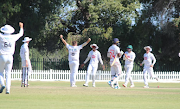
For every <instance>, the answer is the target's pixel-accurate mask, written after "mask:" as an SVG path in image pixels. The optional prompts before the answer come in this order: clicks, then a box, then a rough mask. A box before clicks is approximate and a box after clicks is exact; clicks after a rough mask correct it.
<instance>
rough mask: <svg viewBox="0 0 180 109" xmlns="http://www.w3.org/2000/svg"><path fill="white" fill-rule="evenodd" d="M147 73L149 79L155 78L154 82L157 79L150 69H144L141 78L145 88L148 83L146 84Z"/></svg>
mask: <svg viewBox="0 0 180 109" xmlns="http://www.w3.org/2000/svg"><path fill="white" fill-rule="evenodd" d="M147 73H149V76H150V77H151V78H155V79H156V80H157V79H158V78H157V76H155V75H154V71H153V68H152V67H145V68H144V69H143V77H144V84H145V85H146V86H148V82H147Z"/></svg>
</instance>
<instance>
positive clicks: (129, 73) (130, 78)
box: [124, 65, 134, 86]
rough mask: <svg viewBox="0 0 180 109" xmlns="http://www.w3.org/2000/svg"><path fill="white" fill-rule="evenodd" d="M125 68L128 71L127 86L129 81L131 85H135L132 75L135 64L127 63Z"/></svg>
mask: <svg viewBox="0 0 180 109" xmlns="http://www.w3.org/2000/svg"><path fill="white" fill-rule="evenodd" d="M124 68H125V71H126V77H125V85H126V86H127V84H128V83H129V81H130V83H131V85H134V83H133V81H132V77H131V72H132V70H133V65H125V66H124Z"/></svg>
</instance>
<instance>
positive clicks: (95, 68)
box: [86, 64, 98, 85]
mask: <svg viewBox="0 0 180 109" xmlns="http://www.w3.org/2000/svg"><path fill="white" fill-rule="evenodd" d="M97 69H98V66H93V64H89V66H88V69H87V74H86V84H88V83H89V75H90V73H91V72H92V84H93V85H95V77H96V72H97Z"/></svg>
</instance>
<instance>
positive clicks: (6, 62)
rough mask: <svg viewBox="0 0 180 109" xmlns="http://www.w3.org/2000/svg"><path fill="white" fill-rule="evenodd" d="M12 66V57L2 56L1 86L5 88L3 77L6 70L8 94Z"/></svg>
mask: <svg viewBox="0 0 180 109" xmlns="http://www.w3.org/2000/svg"><path fill="white" fill-rule="evenodd" d="M12 66H13V56H12V55H0V84H1V85H2V86H5V83H4V77H3V72H4V70H5V75H6V91H7V92H10V86H11V70H12Z"/></svg>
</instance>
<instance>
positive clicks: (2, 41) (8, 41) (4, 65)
mask: <svg viewBox="0 0 180 109" xmlns="http://www.w3.org/2000/svg"><path fill="white" fill-rule="evenodd" d="M23 33H24V31H23V29H22V28H21V29H20V32H19V33H18V34H7V33H6V34H1V33H0V83H1V85H2V86H4V78H3V72H4V70H5V74H6V91H7V92H10V86H11V69H12V65H13V56H12V55H13V54H14V51H15V43H16V41H17V40H18V39H19V38H20V37H21V36H23Z"/></svg>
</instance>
